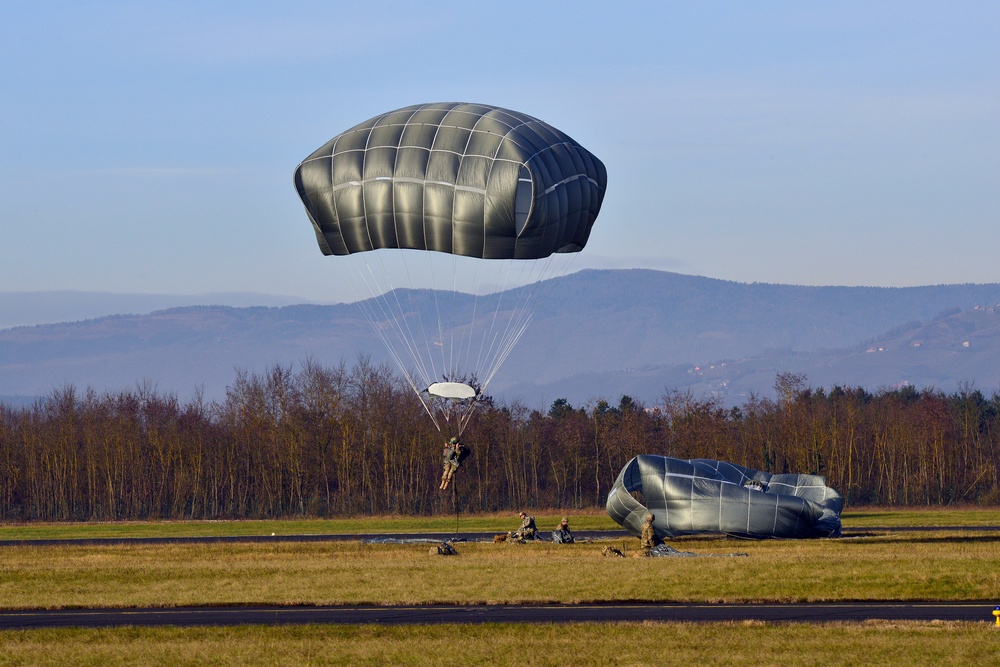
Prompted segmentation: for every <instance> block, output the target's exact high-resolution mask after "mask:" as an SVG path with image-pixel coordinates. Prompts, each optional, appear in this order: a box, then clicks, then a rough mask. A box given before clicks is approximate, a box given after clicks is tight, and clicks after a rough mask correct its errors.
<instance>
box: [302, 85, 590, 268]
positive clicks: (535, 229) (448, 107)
mask: <svg viewBox="0 0 1000 667" xmlns="http://www.w3.org/2000/svg"><path fill="white" fill-rule="evenodd" d="M606 186H607V172H606V170H605V168H604V165H603V164H602V163H601V161H600V160H598V159H597V158H596V157H594V156H593V155H591V154H590V153H589V152H588V151H587V150H586V149H584V148H583V147H582V146H580V145H579V144H578V143H576V142H575V141H574V140H573V139H571V138H570V137H568V136H567V135H565V134H563V133H562V132H560V131H559V130H557V129H555V128H554V127H552V126H550V125H547V124H546V123H544V122H542V121H540V120H538V119H537V118H533V117H531V116H528V115H527V114H523V113H519V112H516V111H510V110H508V109H501V108H499V107H493V106H487V105H483V104H462V103H454V102H451V103H438V104H420V105H415V106H410V107H405V108H403V109H398V110H396V111H390V112H388V113H385V114H382V115H380V116H376V117H374V118H371V119H369V120H367V121H365V122H364V123H361V124H360V125H357V126H355V127H353V128H351V129H349V130H347V131H346V132H344V133H342V134H339V135H337V136H336V137H334V138H333V139H331V140H330V141H329V142H327V143H326V144H325V145H324V146H322V147H321V148H320V149H318V150H317V151H316V152H314V153H313V154H312V155H310V156H309V157H307V158H306V159H305V160H304V161H303V162H302V163H301V164H300V165H299V166H298V168H296V170H295V187H296V189H297V190H298V192H299V196H300V197H301V198H302V202H303V204H304V205H305V207H306V211H307V212H308V214H309V218H310V220H311V221H312V224H313V227H314V228H315V231H316V238H317V241H318V242H319V246H320V249H321V250H322V251H323V253H324V254H327V255H347V254H351V253H357V252H364V251H369V250H376V249H379V248H405V249H415V250H434V251H440V252H445V253H451V254H456V255H465V256H469V257H478V258H482V259H538V258H543V257H548V256H549V255H551V254H552V253H557V252H577V251H579V250H581V249H582V248H583V247H584V245H586V243H587V239H588V237H589V235H590V230H591V227H592V226H593V224H594V220H595V219H596V218H597V214H598V212H599V211H600V208H601V202H602V201H603V199H604V192H605V188H606Z"/></svg>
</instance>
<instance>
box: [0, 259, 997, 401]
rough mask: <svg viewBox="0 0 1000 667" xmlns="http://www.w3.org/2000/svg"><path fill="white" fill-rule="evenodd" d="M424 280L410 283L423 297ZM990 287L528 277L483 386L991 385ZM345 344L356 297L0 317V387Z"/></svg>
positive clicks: (112, 376)
mask: <svg viewBox="0 0 1000 667" xmlns="http://www.w3.org/2000/svg"><path fill="white" fill-rule="evenodd" d="M433 296H434V295H433V294H431V293H429V292H427V291H424V292H422V293H420V294H416V293H414V294H410V295H408V298H409V299H410V300H411V301H410V302H411V303H413V304H415V305H414V306H413V307H414V308H417V309H423V308H431V307H432V305H431V304H432V302H433ZM481 298H482V297H481ZM0 303H4V301H3V299H2V295H0ZM998 304H1000V284H965V285H935V286H925V287H904V288H884V287H804V286H794V285H775V284H766V283H738V282H732V281H724V280H716V279H711V278H703V277H697V276H686V275H681V274H676V273H668V272H662V271H651V270H639V269H635V270H605V271H600V270H585V271H580V272H578V273H574V274H571V275H568V276H564V277H560V278H555V279H553V280H552V281H550V282H549V283H548V284H546V285H545V289H543V290H541V291H540V293H539V295H538V296H537V298H536V300H535V303H534V307H533V311H534V319H533V321H532V323H531V325H530V327H529V328H528V330H527V332H526V333H525V335H524V336H523V338H522V339H521V341H520V342H519V343H518V345H517V347H516V348H515V350H514V353H513V354H512V355H511V356H510V358H509V359H508V360H507V361H506V363H505V364H504V366H503V367H502V368H501V370H500V372H499V373H498V374H497V376H496V378H495V379H494V380H493V382H492V384H491V385H490V387H489V390H490V391H489V393H490V394H492V395H493V396H495V397H497V398H499V399H501V400H508V401H509V400H520V401H522V402H524V403H526V404H527V405H529V406H530V407H545V406H547V405H548V404H550V403H551V402H552V401H553V400H555V399H557V398H566V399H567V400H569V401H570V403H571V404H573V405H583V404H586V403H587V402H588V401H592V400H594V399H598V398H603V399H606V400H609V401H612V402H617V401H618V399H619V397H620V396H621V395H622V394H628V395H630V396H632V397H633V398H635V399H638V400H641V401H643V402H645V403H647V404H651V403H655V402H656V401H657V400H658V399H660V398H661V397H662V396H663V395H664V394H665V393H667V392H669V391H672V390H680V391H690V392H691V393H692V394H693V395H695V396H714V397H717V398H718V399H719V400H721V401H722V402H723V403H725V404H729V405H738V404H740V403H742V402H743V401H745V400H746V399H747V397H749V396H750V395H756V396H760V397H766V396H770V395H772V393H773V385H774V382H775V376H776V374H778V373H783V372H794V373H801V374H804V375H805V376H806V379H807V384H808V385H810V386H812V387H831V386H833V385H838V384H839V385H842V386H863V387H866V388H869V389H871V390H877V389H879V388H886V387H895V386H902V385H913V386H915V387H918V388H921V389H922V388H934V389H941V390H944V391H952V390H955V389H956V388H958V387H961V386H967V385H972V386H975V387H976V388H978V389H980V390H982V391H984V392H985V393H987V394H989V393H991V392H994V391H998V390H1000V306H998ZM359 355H360V356H368V357H370V358H371V359H372V360H373V361H376V362H379V361H387V360H388V355H387V354H386V352H385V350H384V347H383V345H382V343H381V342H380V341H379V339H378V338H377V337H376V336H374V335H373V333H372V329H371V326H370V325H369V324H368V321H367V320H366V319H365V317H364V315H363V313H362V312H361V309H360V308H359V306H358V305H357V304H338V305H315V304H296V305H268V306H249V307H246V306H245V307H237V306H232V305H227V306H219V305H189V306H184V307H172V308H166V309H162V310H156V311H154V312H149V313H146V314H133V315H127V314H119V315H107V316H102V317H94V318H90V319H83V320H79V321H72V322H61V323H49V324H38V325H33V326H18V327H10V328H6V329H0V396H4V397H6V399H7V400H8V401H16V400H21V401H22V402H23V401H24V400H29V399H26V398H24V397H34V396H40V395H46V394H48V393H49V392H51V391H52V390H53V389H55V388H60V387H63V386H66V385H69V384H72V385H74V386H75V387H77V388H78V389H83V388H86V387H92V388H94V389H96V390H98V391H105V390H118V389H125V388H128V387H133V386H135V385H136V383H139V382H143V383H145V382H150V383H152V384H153V385H154V386H156V387H157V388H158V389H159V390H160V391H165V392H171V393H176V394H177V395H178V396H179V397H182V398H184V397H188V396H191V395H192V394H193V393H194V392H195V391H202V392H203V393H204V395H205V397H206V398H210V399H219V398H222V397H224V395H225V390H226V387H227V386H228V385H229V384H231V383H232V381H233V380H234V378H235V376H236V372H237V369H241V370H246V371H249V372H261V371H264V370H266V369H267V368H269V367H271V366H273V365H275V364H281V365H291V366H297V365H298V364H301V362H303V361H304V360H305V359H312V360H314V361H316V362H319V363H322V364H324V365H335V364H339V363H340V362H341V361H343V362H345V363H346V364H347V365H348V366H350V365H352V364H353V363H354V362H355V361H356V360H357V359H358V358H359ZM18 397H21V398H18Z"/></svg>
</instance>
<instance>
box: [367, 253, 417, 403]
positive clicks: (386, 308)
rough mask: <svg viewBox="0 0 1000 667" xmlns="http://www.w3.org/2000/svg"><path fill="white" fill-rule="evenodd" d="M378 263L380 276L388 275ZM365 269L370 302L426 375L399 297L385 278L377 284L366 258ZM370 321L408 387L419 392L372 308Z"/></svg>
mask: <svg viewBox="0 0 1000 667" xmlns="http://www.w3.org/2000/svg"><path fill="white" fill-rule="evenodd" d="M376 254H378V253H376ZM379 262H380V263H382V266H383V268H382V274H381V275H388V274H386V272H385V268H384V267H385V264H384V262H382V258H381V257H379ZM365 268H366V269H367V272H368V277H366V278H365V284H366V285H367V286H368V289H369V291H370V292H371V294H373V295H375V296H373V297H372V301H373V302H374V303H376V304H378V306H379V310H380V311H381V313H382V316H383V318H384V320H385V321H386V322H387V323H388V324H390V325H391V330H392V331H393V333H394V335H395V336H394V338H397V339H398V340H399V342H400V343H401V345H402V347H403V348H405V349H406V351H407V352H408V353H409V355H410V357H411V358H412V359H413V361H414V363H416V364H417V366H418V368H417V370H418V372H421V373H423V374H424V375H426V373H427V371H426V369H424V368H420V366H421V358H420V355H419V354H418V353H417V351H416V350H415V349H414V345H415V343H414V342H413V341H414V337H413V333H412V332H411V331H410V327H409V322H407V320H406V317H405V316H404V315H405V314H404V312H403V307H402V305H401V304H400V303H399V295H398V292H397V290H396V289H395V288H394V287H393V286H392V284H391V283H390V282H389V281H388V278H386V283H385V284H384V285H382V284H380V283H379V281H378V278H377V277H376V276H375V274H374V273H373V272H372V270H371V265H370V264H369V262H368V258H367V257H365ZM362 275H364V274H362ZM368 278H370V279H371V282H369V280H368ZM390 293H391V294H392V296H393V300H394V301H395V303H396V308H395V310H394V309H393V307H392V302H391V301H389V296H388V295H389V294H390ZM401 320H402V321H401ZM370 321H371V322H372V326H373V328H374V329H375V331H376V333H377V334H379V337H380V338H382V340H383V342H385V341H389V342H385V345H386V348H387V349H388V350H389V354H390V356H392V358H393V360H394V361H395V362H396V365H397V366H399V369H400V370H401V371H402V372H403V374H404V375H406V378H407V380H408V381H409V382H410V385H411V386H412V387H413V388H414V391H419V390H418V389H417V388H416V386H415V384H416V383H415V382H414V380H413V378H412V377H411V374H410V372H409V371H408V370H407V365H406V364H405V363H403V359H402V355H401V354H400V353H399V351H398V350H397V345H395V344H394V343H393V342H392V341H391V340H390V338H389V336H388V334H386V333H385V331H384V330H383V329H382V327H380V326H377V325H376V323H375V320H374V308H373V309H372V317H371V318H370ZM404 326H405V327H406V330H405V331H404Z"/></svg>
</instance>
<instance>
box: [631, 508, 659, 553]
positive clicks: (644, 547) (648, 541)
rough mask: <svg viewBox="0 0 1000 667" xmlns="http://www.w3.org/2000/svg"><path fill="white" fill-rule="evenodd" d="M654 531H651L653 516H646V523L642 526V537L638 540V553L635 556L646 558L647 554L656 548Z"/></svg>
mask: <svg viewBox="0 0 1000 667" xmlns="http://www.w3.org/2000/svg"><path fill="white" fill-rule="evenodd" d="M656 543H657V539H656V531H655V530H653V515H652V514H647V515H646V522H645V523H643V524H642V537H640V538H639V551H637V552H635V555H636V556H648V555H649V552H650V551H651V550H652V549H653V547H655V546H656Z"/></svg>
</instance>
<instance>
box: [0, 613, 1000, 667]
mask: <svg viewBox="0 0 1000 667" xmlns="http://www.w3.org/2000/svg"><path fill="white" fill-rule="evenodd" d="M0 648H2V650H0V665H54V666H57V667H65V666H66V665H74V666H78V665H83V666H85V665H95V666H98V665H100V666H106V665H220V666H228V665H233V666H235V665H250V664H252V665H428V666H437V665H567V664H573V665H639V666H642V667H648V666H649V665H659V664H666V665H754V666H757V665H776V666H780V667H799V666H805V665H872V666H875V665H962V666H964V667H969V666H971V665H976V666H979V665H983V666H986V665H994V664H996V656H997V655H998V653H1000V629H997V628H994V627H991V626H989V625H987V624H985V623H983V624H971V623H884V622H877V623H862V624H853V625H852V624H841V623H831V624H825V625H814V624H797V623H791V624H780V625H779V624H764V623H739V624H736V623H714V624H698V625H695V624H689V623H670V624H664V623H614V624H591V623H582V624H574V625H532V626H522V625H482V626H454V625H451V626H449V625H431V626H410V627H383V626H376V625H365V626H289V627H274V626H270V627H258V626H251V627H236V628H153V629H140V628H116V629H95V630H80V629H75V630H25V631H17V632H0Z"/></svg>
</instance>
